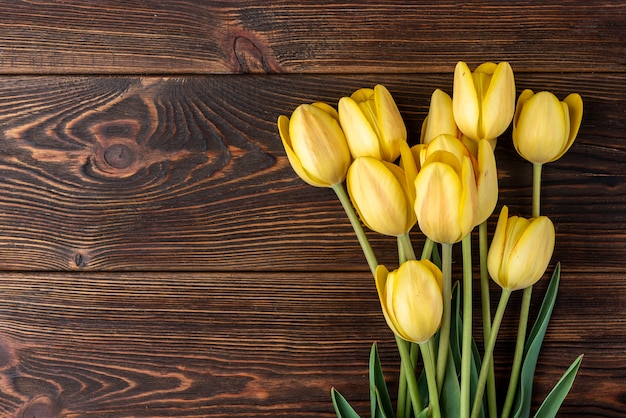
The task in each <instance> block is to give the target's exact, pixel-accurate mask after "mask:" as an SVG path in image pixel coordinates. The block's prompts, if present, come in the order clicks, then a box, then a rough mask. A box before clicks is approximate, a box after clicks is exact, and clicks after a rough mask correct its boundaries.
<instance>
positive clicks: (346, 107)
mask: <svg viewBox="0 0 626 418" xmlns="http://www.w3.org/2000/svg"><path fill="white" fill-rule="evenodd" d="M339 120H340V122H341V127H342V128H343V130H344V132H345V135H346V139H347V140H348V146H349V147H350V152H351V153H352V157H353V158H358V157H374V158H376V159H379V160H383V161H389V162H393V161H395V160H396V159H397V158H398V156H400V143H401V142H406V136H407V133H406V127H405V126H404V121H403V120H402V116H401V115H400V111H399V110H398V107H397V106H396V102H395V101H394V100H393V97H391V93H389V90H387V89H386V88H385V87H384V86H383V85H380V84H379V85H377V86H375V87H374V88H373V89H360V90H357V91H356V92H354V93H353V94H352V96H350V97H343V98H341V100H339Z"/></svg>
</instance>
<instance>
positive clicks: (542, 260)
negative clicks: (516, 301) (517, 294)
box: [487, 206, 555, 290]
mask: <svg viewBox="0 0 626 418" xmlns="http://www.w3.org/2000/svg"><path fill="white" fill-rule="evenodd" d="M508 213H509V210H508V208H507V207H506V206H504V207H503V208H502V211H501V212H500V217H499V218H498V225H497V226H496V232H495V233H494V237H493V241H492V243H491V246H490V247H489V253H488V255H487V268H488V270H489V275H490V276H491V278H492V279H493V280H494V281H495V282H496V283H497V284H498V285H500V287H502V288H503V289H508V290H518V289H525V288H527V287H529V286H532V285H534V284H535V283H536V282H537V281H538V280H539V279H540V278H541V277H542V276H543V274H544V273H545V271H546V269H547V268H548V264H549V263H550V259H551V258H552V253H553V251H554V240H555V231H554V225H553V224H552V221H551V220H550V218H548V217H546V216H539V217H537V218H533V219H525V218H520V217H518V216H511V217H509V216H508Z"/></svg>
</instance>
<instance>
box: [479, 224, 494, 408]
mask: <svg viewBox="0 0 626 418" xmlns="http://www.w3.org/2000/svg"><path fill="white" fill-rule="evenodd" d="M478 248H479V252H480V255H479V257H480V301H481V305H482V318H483V338H484V344H485V345H484V347H485V348H487V340H489V334H491V296H490V292H489V283H490V281H489V271H488V270H487V251H488V242H487V222H486V221H485V222H483V223H481V224H480V225H479V226H478ZM487 406H488V411H489V415H488V416H489V417H490V418H497V416H498V407H497V401H496V378H495V369H494V366H493V359H492V360H491V361H490V362H489V371H488V374H487Z"/></svg>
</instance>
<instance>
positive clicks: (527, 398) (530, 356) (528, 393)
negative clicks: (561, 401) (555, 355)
mask: <svg viewBox="0 0 626 418" xmlns="http://www.w3.org/2000/svg"><path fill="white" fill-rule="evenodd" d="M560 279H561V265H560V264H557V266H556V268H555V269H554V273H553V274H552V278H551V279H550V284H549V285H548V289H547V291H546V294H545V296H544V299H543V303H542V304H541V309H540V310H539V315H538V316H537V320H536V321H535V324H534V325H533V328H532V329H531V331H530V334H529V336H528V340H527V341H526V346H525V348H524V360H523V363H522V370H521V374H520V382H519V386H518V388H517V394H516V399H515V409H514V411H515V413H514V415H513V416H514V417H515V418H525V417H528V416H530V405H531V400H532V389H533V380H534V376H535V367H536V366H537V358H538V357H539V351H540V350H541V345H542V343H543V338H544V336H545V334H546V329H547V328H548V323H549V322H550V317H551V316H552V310H553V308H554V303H555V301H556V296H557V293H558V290H559V282H560Z"/></svg>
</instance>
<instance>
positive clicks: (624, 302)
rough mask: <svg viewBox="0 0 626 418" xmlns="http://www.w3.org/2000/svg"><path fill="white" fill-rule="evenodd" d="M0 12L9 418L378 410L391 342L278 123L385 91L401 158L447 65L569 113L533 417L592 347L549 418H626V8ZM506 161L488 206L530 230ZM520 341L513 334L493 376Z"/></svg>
mask: <svg viewBox="0 0 626 418" xmlns="http://www.w3.org/2000/svg"><path fill="white" fill-rule="evenodd" d="M328 3H331V2H328ZM546 3H547V2H546ZM0 16H2V19H0V74H2V75H3V76H2V77H0V178H1V179H2V181H0V271H1V273H0V416H7V417H10V416H24V417H32V416H37V417H48V416H70V417H71V416H76V417H79V416H80V417H82V416H93V417H122V416H211V417H220V416H224V417H225V416H232V417H257V416H258V417H285V418H286V417H331V416H333V412H332V407H331V404H330V400H329V390H330V387H331V386H333V385H334V386H337V387H338V388H339V389H340V390H341V392H342V393H344V394H345V395H346V397H348V398H349V399H350V400H351V401H353V402H354V404H355V405H356V407H357V409H358V410H359V412H362V413H363V415H364V416H367V414H368V412H367V411H368V410H369V407H368V403H367V399H368V396H369V395H368V391H367V377H366V374H367V356H368V352H369V348H370V345H371V343H372V342H373V341H379V342H380V350H381V356H382V360H383V364H384V366H385V372H386V373H387V377H388V378H389V380H390V381H395V379H396V378H397V370H398V367H397V366H398V364H397V362H398V358H397V353H396V349H395V346H394V343H393V338H392V337H391V334H390V331H389V330H388V328H387V327H386V325H385V323H384V320H383V318H382V315H381V313H380V308H379V306H378V301H377V296H376V294H375V289H374V285H373V282H372V280H371V277H370V275H369V272H368V269H367V266H366V264H365V261H364V258H363V257H362V255H361V253H360V250H359V247H358V243H357V241H356V239H355V238H354V236H353V234H352V232H351V229H350V226H349V223H348V222H347V219H346V217H345V215H344V214H343V211H342V209H341V207H340V205H339V204H338V203H337V201H336V199H335V198H334V197H333V194H332V192H330V191H329V190H325V189H315V188H312V187H310V186H307V185H305V184H304V183H303V182H302V181H301V180H299V179H298V178H297V177H296V176H295V174H294V173H293V171H292V169H291V168H290V166H289V163H288V161H287V159H286V157H285V154H284V151H283V149H282V146H281V143H280V140H279V138H278V135H277V130H276V118H277V117H278V115H279V114H287V113H289V112H291V111H292V110H293V109H294V108H295V107H296V106H297V105H298V104H300V103H303V102H310V101H314V100H322V101H327V102H330V103H336V101H337V100H338V99H339V98H340V97H342V96H344V95H349V94H350V93H351V92H352V91H353V90H355V89H357V88H360V87H366V86H372V85H374V84H376V83H383V84H385V85H386V86H387V87H388V88H389V89H390V90H391V92H392V93H393V95H394V97H395V98H396V99H397V102H398V105H399V107H400V110H401V112H402V114H403V116H404V117H405V119H406V122H407V126H408V128H409V130H410V132H411V134H410V136H411V138H410V140H411V141H412V142H415V141H416V140H417V136H418V132H419V128H420V124H421V122H422V120H423V118H424V116H425V114H426V111H427V107H428V102H429V98H430V95H431V93H432V91H433V89H434V88H436V87H440V88H443V89H445V90H447V91H448V92H451V85H452V69H453V67H454V65H455V64H456V62H457V61H458V60H460V59H463V60H467V61H469V62H471V63H473V64H476V63H479V62H483V61H487V60H495V61H501V60H508V61H510V62H511V63H512V65H513V67H514V70H515V71H516V81H517V88H518V91H521V89H524V88H532V89H534V90H550V91H553V92H555V93H556V94H557V95H558V96H559V97H564V96H565V95H566V94H569V93H571V92H579V93H580V94H581V95H582V96H583V99H584V102H585V113H584V119H583V125H582V128H581V130H580V133H579V137H578V139H577V141H576V143H575V145H574V146H573V147H572V149H571V150H570V151H569V152H568V153H567V154H566V155H565V156H564V157H563V158H562V159H561V160H559V161H558V162H555V163H553V164H549V165H547V166H546V167H545V169H544V191H543V196H542V197H543V200H542V210H543V212H544V213H545V214H548V215H550V216H551V218H552V219H553V220H554V221H555V224H556V225H557V228H558V231H557V234H558V235H557V250H556V253H555V256H554V261H555V262H556V261H560V262H561V263H562V265H563V278H562V284H561V290H560V294H559V299H558V302H557V306H556V311H555V313H554V317H553V321H552V323H551V326H550V328H549V330H548V334H547V336H546V342H545V346H544V349H543V351H542V355H541V357H540V359H539V365H538V369H537V386H536V393H535V401H534V404H535V406H537V405H538V403H539V402H540V401H541V399H542V398H543V397H544V396H545V395H546V393H547V392H548V391H549V388H550V387H551V386H552V385H553V384H554V383H555V382H556V380H557V379H558V377H559V376H560V374H561V373H562V372H563V371H564V370H565V368H566V367H567V366H568V365H569V364H570V363H571V361H572V360H573V359H574V358H575V356H577V355H578V354H580V353H585V359H584V361H583V365H582V368H581V370H580V372H579V377H578V379H577V380H576V383H575V385H574V387H573V389H572V393H571V394H570V396H569V397H568V398H567V400H566V402H565V405H564V407H563V409H562V414H561V415H562V416H581V417H595V416H608V417H619V416H624V413H626V350H625V348H626V331H625V330H626V262H625V261H624V260H626V235H625V234H624V231H625V230H626V217H625V213H626V179H625V174H624V173H625V172H626V170H625V168H626V167H625V165H626V133H625V132H626V113H625V112H624V109H626V68H625V65H624V64H625V63H626V62H625V58H624V57H626V47H625V46H624V45H625V41H626V3H624V2H592V3H589V2H582V1H562V2H558V3H556V4H549V5H542V4H541V3H538V2H500V1H480V2H470V3H467V2H466V3H463V4H459V3H458V2H433V3H432V4H431V3H422V2H406V3H396V2H383V3H382V4H374V3H371V2H365V3H363V4H359V5H356V4H353V3H336V2H332V4H326V3H321V2H287V1H283V2H272V4H271V5H265V4H263V3H258V4H257V3H254V2H249V1H247V2H244V1H234V2H233V1H231V2H217V1H199V0H189V1H181V2H166V1H153V2H148V3H147V2H143V1H127V2H112V1H108V0H103V1H99V2H97V3H93V4H91V3H88V2H78V1H63V2H60V1H38V2H30V1H18V2H13V1H11V2H9V1H0ZM232 73H258V74H245V75H243V74H238V75H236V76H235V75H229V74H232ZM268 73H271V74H268ZM286 73H295V74H286ZM147 75H151V76H147ZM497 160H498V165H499V169H500V186H501V196H500V204H507V205H508V206H509V207H510V208H511V211H513V212H515V213H520V214H522V215H525V216H528V214H529V209H528V207H529V203H530V191H531V179H530V176H531V172H530V167H529V165H528V164H527V163H525V162H524V161H523V160H521V159H520V158H519V157H518V156H517V155H516V153H515V151H514V148H513V146H512V144H511V142H510V132H508V133H507V134H505V135H504V136H503V138H502V140H501V141H500V142H499V144H498V148H497ZM493 221H494V219H492V222H491V227H492V229H491V230H493ZM413 236H414V239H415V242H416V244H419V243H420V240H421V238H420V235H419V234H418V233H417V232H416V233H415V234H413ZM371 238H372V242H373V244H374V248H375V250H376V252H377V254H378V256H379V258H380V260H381V261H382V262H385V263H387V264H390V265H393V264H394V260H395V246H394V243H393V242H392V241H391V240H389V239H385V238H380V237H377V236H375V235H374V234H371ZM544 289H545V281H544V282H541V283H540V284H539V285H538V286H537V291H536V292H535V297H534V301H533V302H534V305H533V306H535V307H536V306H538V303H539V302H540V297H541V295H542V293H543V292H542V291H543V290H544ZM495 290H496V289H495V287H494V297H495ZM518 306H519V295H516V297H514V298H513V302H512V305H511V311H513V312H514V311H515V309H516V308H517V307H518ZM514 334H515V318H514V316H513V317H511V318H508V319H507V322H505V324H504V327H503V330H502V339H501V342H499V343H498V347H497V350H498V351H497V356H496V364H497V366H498V368H499V369H500V370H502V371H501V372H500V373H501V374H505V373H506V367H507V365H508V364H509V362H510V357H511V351H512V349H513V341H514ZM503 384H504V383H503ZM502 390H505V389H500V391H502Z"/></svg>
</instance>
